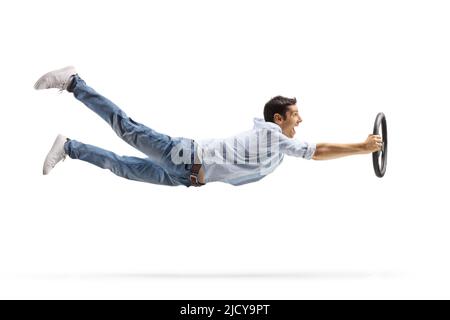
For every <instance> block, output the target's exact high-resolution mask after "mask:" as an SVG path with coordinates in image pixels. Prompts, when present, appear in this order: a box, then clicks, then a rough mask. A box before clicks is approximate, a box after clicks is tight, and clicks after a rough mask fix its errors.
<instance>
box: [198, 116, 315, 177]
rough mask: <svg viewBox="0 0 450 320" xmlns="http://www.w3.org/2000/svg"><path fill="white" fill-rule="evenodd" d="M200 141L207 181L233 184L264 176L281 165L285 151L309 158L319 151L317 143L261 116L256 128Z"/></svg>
mask: <svg viewBox="0 0 450 320" xmlns="http://www.w3.org/2000/svg"><path fill="white" fill-rule="evenodd" d="M197 143H198V148H199V149H198V154H199V157H200V159H201V162H202V163H203V168H204V171H205V183H208V182H213V181H221V182H225V183H230V184H232V185H242V184H245V183H250V182H255V181H258V180H260V179H262V178H264V177H265V176H266V175H268V174H269V173H271V172H273V171H274V170H275V169H276V168H277V167H278V166H279V165H280V163H281V162H282V161H283V157H284V154H287V155H289V156H294V157H301V158H304V159H308V160H309V159H311V158H312V156H313V154H314V152H315V151H316V144H315V143H308V142H304V141H300V140H297V139H294V138H288V137H286V136H285V135H284V134H283V133H282V132H281V128H280V127H279V126H278V125H277V124H275V123H273V122H266V121H264V119H260V118H254V127H253V129H252V130H249V131H245V132H242V133H240V134H238V135H235V136H231V137H229V138H225V139H208V140H199V141H197Z"/></svg>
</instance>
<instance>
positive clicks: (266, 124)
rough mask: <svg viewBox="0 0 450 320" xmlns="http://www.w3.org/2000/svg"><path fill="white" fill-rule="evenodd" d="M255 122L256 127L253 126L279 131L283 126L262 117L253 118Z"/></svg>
mask: <svg viewBox="0 0 450 320" xmlns="http://www.w3.org/2000/svg"><path fill="white" fill-rule="evenodd" d="M253 123H254V127H253V128H254V129H259V128H265V129H270V130H276V131H278V132H281V128H280V126H279V125H277V124H276V123H273V122H268V121H265V120H264V119H261V118H253Z"/></svg>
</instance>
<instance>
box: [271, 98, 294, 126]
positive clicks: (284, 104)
mask: <svg viewBox="0 0 450 320" xmlns="http://www.w3.org/2000/svg"><path fill="white" fill-rule="evenodd" d="M296 103H297V99H296V98H292V99H290V98H286V97H282V96H276V97H274V98H272V99H270V100H269V102H267V103H266V105H265V106H264V120H266V122H275V121H273V116H274V115H275V113H278V114H280V115H281V116H282V117H283V119H286V112H287V111H288V110H289V108H288V107H289V106H291V105H294V104H296Z"/></svg>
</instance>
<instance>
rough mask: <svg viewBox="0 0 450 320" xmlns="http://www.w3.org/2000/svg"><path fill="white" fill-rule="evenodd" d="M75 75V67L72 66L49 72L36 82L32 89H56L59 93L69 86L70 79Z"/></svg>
mask: <svg viewBox="0 0 450 320" xmlns="http://www.w3.org/2000/svg"><path fill="white" fill-rule="evenodd" d="M76 73H77V71H76V70H75V67H72V66H68V67H65V68H62V69H58V70H53V71H50V72H48V73H46V74H44V75H43V76H42V77H40V78H39V80H38V81H36V83H35V84H34V88H35V89H36V90H42V89H50V88H57V89H59V90H61V91H62V90H66V89H67V87H68V86H69V84H70V78H71V77H72V76H73V75H75V74H76Z"/></svg>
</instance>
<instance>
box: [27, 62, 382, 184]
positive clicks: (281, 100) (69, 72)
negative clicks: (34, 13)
mask: <svg viewBox="0 0 450 320" xmlns="http://www.w3.org/2000/svg"><path fill="white" fill-rule="evenodd" d="M34 88H35V89H37V90H40V89H49V88H57V89H60V90H67V91H68V92H71V93H73V95H74V96H75V98H76V99H78V100H80V101H81V102H83V103H84V104H85V105H86V106H87V107H88V108H89V109H91V110H92V111H94V112H95V113H97V114H98V115H99V116H100V117H101V118H102V119H103V120H105V121H106V122H107V123H108V124H109V125H110V126H111V127H112V129H113V130H114V131H115V132H116V134H117V135H118V136H119V137H120V138H122V139H123V140H124V141H125V142H127V143H128V144H130V145H131V146H133V147H135V148H136V149H138V150H140V151H141V152H143V153H144V154H145V155H147V158H138V157H128V156H119V155H117V154H115V153H113V152H111V151H108V150H104V149H101V148H99V147H96V146H92V145H89V144H84V143H82V142H79V141H76V140H71V139H69V138H67V137H65V136H63V135H58V136H57V137H56V140H55V142H54V143H53V146H52V148H51V149H50V151H49V153H48V155H47V157H46V159H45V161H44V168H43V173H44V175H46V174H48V173H49V172H50V171H51V170H52V169H53V168H54V167H55V165H56V164H57V163H58V162H60V161H61V160H64V159H65V158H66V155H69V157H70V158H72V159H80V160H83V161H86V162H89V163H91V164H94V165H96V166H98V167H100V168H104V169H109V170H111V171H112V172H113V173H115V174H116V175H118V176H120V177H124V178H126V179H131V180H137V181H142V182H148V183H154V184H161V185H169V186H178V185H184V186H186V187H189V186H202V185H204V184H206V183H209V182H213V181H221V182H226V183H230V184H232V185H242V184H246V183H250V182H255V181H258V180H260V179H262V178H263V177H265V176H266V175H268V174H269V173H271V172H272V171H274V170H275V168H276V167H277V166H278V165H279V164H280V163H281V162H282V160H283V157H284V154H287V155H290V156H296V157H301V158H304V159H314V160H325V159H334V158H339V157H344V156H349V155H356V154H367V153H372V152H375V151H379V150H380V149H381V145H382V140H381V137H380V136H378V135H369V137H368V138H367V139H366V141H365V142H362V143H354V144H331V143H318V144H315V143H308V142H303V141H299V140H297V139H294V135H295V127H297V126H298V125H299V124H300V122H302V118H301V117H300V114H299V112H298V108H297V105H296V103H297V101H296V99H295V98H294V99H289V98H285V97H281V96H277V97H275V98H273V99H271V100H270V101H269V102H267V103H266V105H265V107H264V120H263V119H259V118H255V119H254V127H253V129H252V130H248V131H245V132H243V133H240V134H238V135H234V136H231V137H229V138H225V139H211V140H203V141H195V140H193V139H188V138H183V137H170V136H168V135H165V134H161V133H158V132H156V131H155V130H153V129H151V128H149V127H146V126H144V125H143V124H140V123H138V122H136V121H134V120H133V119H131V118H130V117H128V116H127V115H126V114H125V113H124V112H123V111H122V110H121V109H120V108H119V107H117V106H116V105H115V104H114V103H112V102H111V101H110V100H108V99H107V98H105V97H103V96H101V95H100V94H99V93H97V92H96V91H95V90H94V89H92V88H90V87H89V86H87V85H86V83H85V82H84V80H82V79H81V78H80V76H79V75H78V74H77V72H76V70H75V68H74V67H71V66H69V67H66V68H62V69H58V70H54V71H51V72H48V73H46V74H45V75H43V76H42V77H41V78H39V80H38V81H37V82H36V84H35V85H34Z"/></svg>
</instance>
